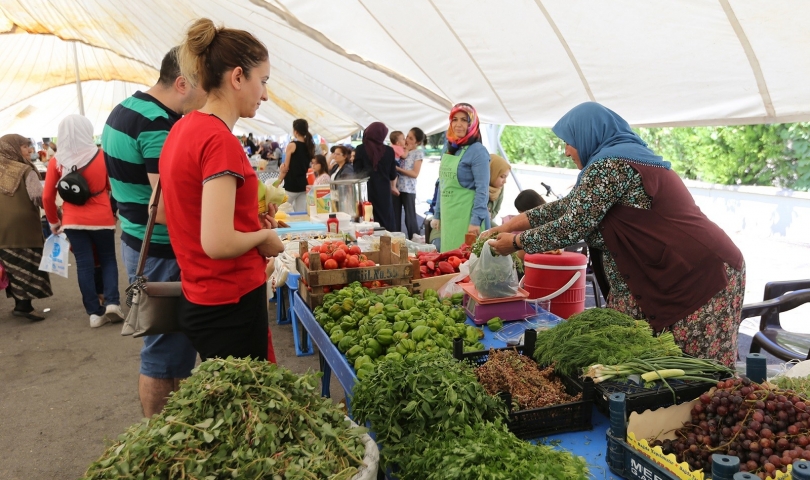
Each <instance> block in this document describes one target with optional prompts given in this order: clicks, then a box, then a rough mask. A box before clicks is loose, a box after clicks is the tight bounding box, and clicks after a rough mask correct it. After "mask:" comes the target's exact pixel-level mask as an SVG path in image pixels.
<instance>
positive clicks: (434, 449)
mask: <svg viewBox="0 0 810 480" xmlns="http://www.w3.org/2000/svg"><path fill="white" fill-rule="evenodd" d="M352 406H353V407H352V411H353V413H354V415H355V417H356V418H357V419H358V420H359V421H361V422H370V423H371V428H372V429H373V430H374V431H375V432H376V434H377V440H378V442H379V443H380V444H381V445H382V450H381V452H380V453H381V458H382V460H383V464H384V465H387V466H388V467H390V468H392V469H394V474H395V476H396V477H397V478H398V479H400V480H417V479H418V480H433V479H436V480H438V479H442V480H443V479H445V478H453V479H459V480H467V479H470V480H472V479H504V480H506V479H510V480H511V479H515V478H545V479H549V480H579V479H585V478H587V475H588V474H587V466H586V464H585V460H584V459H583V458H581V457H575V456H573V455H571V454H570V453H568V452H564V451H557V450H554V449H553V448H552V447H549V446H546V445H532V444H530V443H528V442H524V441H521V440H519V439H518V438H517V437H515V436H514V435H513V434H512V433H510V432H509V431H508V430H507V429H506V427H505V426H504V420H505V419H506V415H507V412H506V408H505V407H504V405H503V402H501V401H500V399H497V398H494V397H491V396H489V395H488V394H487V393H486V391H484V388H483V386H481V384H480V383H478V381H477V380H476V376H475V373H474V371H473V368H472V366H470V365H469V364H466V363H463V362H458V361H456V360H454V359H453V358H452V357H451V356H450V355H449V354H447V353H445V352H420V353H415V354H413V355H411V356H408V357H406V358H403V359H401V360H395V359H390V358H385V359H383V360H382V361H380V362H379V363H377V365H376V366H375V368H374V371H373V372H371V374H370V375H368V376H367V377H366V378H364V379H361V380H360V381H359V382H358V383H357V384H356V385H355V390H354V397H353V398H352Z"/></svg>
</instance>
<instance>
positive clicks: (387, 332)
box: [374, 328, 394, 346]
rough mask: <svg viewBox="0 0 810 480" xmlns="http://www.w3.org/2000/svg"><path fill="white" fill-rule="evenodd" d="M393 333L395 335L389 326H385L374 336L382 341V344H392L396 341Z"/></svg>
mask: <svg viewBox="0 0 810 480" xmlns="http://www.w3.org/2000/svg"><path fill="white" fill-rule="evenodd" d="M393 335H394V331H393V330H391V329H389V328H383V329H382V330H380V331H379V332H377V334H376V335H375V336H374V338H375V339H376V340H377V342H379V343H380V345H383V346H387V345H391V344H392V343H394V337H393Z"/></svg>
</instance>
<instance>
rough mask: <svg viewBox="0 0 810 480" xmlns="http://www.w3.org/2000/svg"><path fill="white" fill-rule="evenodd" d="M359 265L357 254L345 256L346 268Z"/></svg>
mask: <svg viewBox="0 0 810 480" xmlns="http://www.w3.org/2000/svg"><path fill="white" fill-rule="evenodd" d="M359 266H360V260H358V259H357V255H349V256H348V257H346V268H357V267H359Z"/></svg>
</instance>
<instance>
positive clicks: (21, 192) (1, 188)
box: [0, 134, 53, 321]
mask: <svg viewBox="0 0 810 480" xmlns="http://www.w3.org/2000/svg"><path fill="white" fill-rule="evenodd" d="M33 150H34V147H33V146H32V145H31V141H30V140H29V139H27V138H25V137H23V136H22V135H14V134H9V135H4V136H3V137H0V212H3V213H2V215H0V264H2V265H3V268H4V270H5V272H6V275H7V276H8V280H9V285H8V286H7V287H6V296H7V297H10V298H13V299H14V310H12V312H11V313H12V315H14V316H15V317H24V318H27V319H29V320H34V321H38V320H44V319H45V317H43V316H41V315H38V314H36V313H35V312H34V307H33V305H31V300H33V299H35V298H47V297H50V296H51V295H53V292H52V291H51V281H50V278H49V277H48V274H47V273H45V272H41V271H40V270H39V263H40V262H41V261H42V246H43V241H44V239H43V237H42V223H41V222H40V219H39V207H40V205H41V204H42V184H41V183H40V180H39V175H38V174H37V171H36V169H35V168H34V166H33V165H32V164H31V162H30V160H29V158H30V157H31V152H33Z"/></svg>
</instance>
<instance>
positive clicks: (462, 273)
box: [436, 253, 478, 298]
mask: <svg viewBox="0 0 810 480" xmlns="http://www.w3.org/2000/svg"><path fill="white" fill-rule="evenodd" d="M476 261H478V257H476V256H475V254H474V253H473V254H472V255H471V256H470V259H469V260H467V261H466V262H464V263H462V264H461V265H459V267H458V275H456V276H455V277H453V278H451V279H450V281H448V282H447V283H445V284H444V285H442V287H441V288H439V290H438V292H436V293H438V295H439V298H448V297H452V296H453V295H455V294H457V293H464V290H462V289H461V287H460V286H459V285H458V284H459V283H460V282H463V281H464V280H465V279H466V278H467V277H469V276H470V269H471V268H472V266H473V265H475V262H476Z"/></svg>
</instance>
